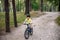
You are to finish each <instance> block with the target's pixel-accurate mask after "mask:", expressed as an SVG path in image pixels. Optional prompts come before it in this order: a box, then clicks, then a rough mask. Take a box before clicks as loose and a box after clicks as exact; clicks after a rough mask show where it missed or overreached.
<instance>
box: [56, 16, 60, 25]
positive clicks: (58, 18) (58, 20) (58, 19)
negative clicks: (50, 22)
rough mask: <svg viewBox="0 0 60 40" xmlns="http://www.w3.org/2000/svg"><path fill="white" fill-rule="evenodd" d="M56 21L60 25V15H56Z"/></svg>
mask: <svg viewBox="0 0 60 40" xmlns="http://www.w3.org/2000/svg"><path fill="white" fill-rule="evenodd" d="M56 23H57V24H58V25H60V16H58V17H57V18H56Z"/></svg>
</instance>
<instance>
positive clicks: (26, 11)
mask: <svg viewBox="0 0 60 40" xmlns="http://www.w3.org/2000/svg"><path fill="white" fill-rule="evenodd" d="M25 7H26V9H25V14H26V15H27V14H28V15H30V13H29V0H25Z"/></svg>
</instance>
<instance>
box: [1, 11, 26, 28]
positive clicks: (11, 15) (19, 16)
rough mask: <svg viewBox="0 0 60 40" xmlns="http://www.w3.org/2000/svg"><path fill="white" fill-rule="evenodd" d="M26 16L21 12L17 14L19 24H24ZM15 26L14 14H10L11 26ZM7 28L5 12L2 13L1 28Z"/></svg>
mask: <svg viewBox="0 0 60 40" xmlns="http://www.w3.org/2000/svg"><path fill="white" fill-rule="evenodd" d="M25 18H26V17H25V15H24V12H23V13H22V12H21V13H20V12H17V22H18V23H20V24H21V23H22V22H23V21H24V20H25ZM13 25H14V18H13V13H10V26H13ZM4 27H5V13H4V12H2V13H1V12H0V28H1V29H2V28H4Z"/></svg>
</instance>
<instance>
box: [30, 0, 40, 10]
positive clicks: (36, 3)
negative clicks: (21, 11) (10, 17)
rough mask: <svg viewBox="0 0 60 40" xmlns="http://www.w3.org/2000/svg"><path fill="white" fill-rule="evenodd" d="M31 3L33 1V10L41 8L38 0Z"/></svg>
mask: <svg viewBox="0 0 60 40" xmlns="http://www.w3.org/2000/svg"><path fill="white" fill-rule="evenodd" d="M31 3H32V9H33V10H38V9H39V3H38V0H32V1H31Z"/></svg>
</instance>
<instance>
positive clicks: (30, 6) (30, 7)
mask: <svg viewBox="0 0 60 40" xmlns="http://www.w3.org/2000/svg"><path fill="white" fill-rule="evenodd" d="M31 1H32V0H29V11H31V10H32V3H31Z"/></svg>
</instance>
